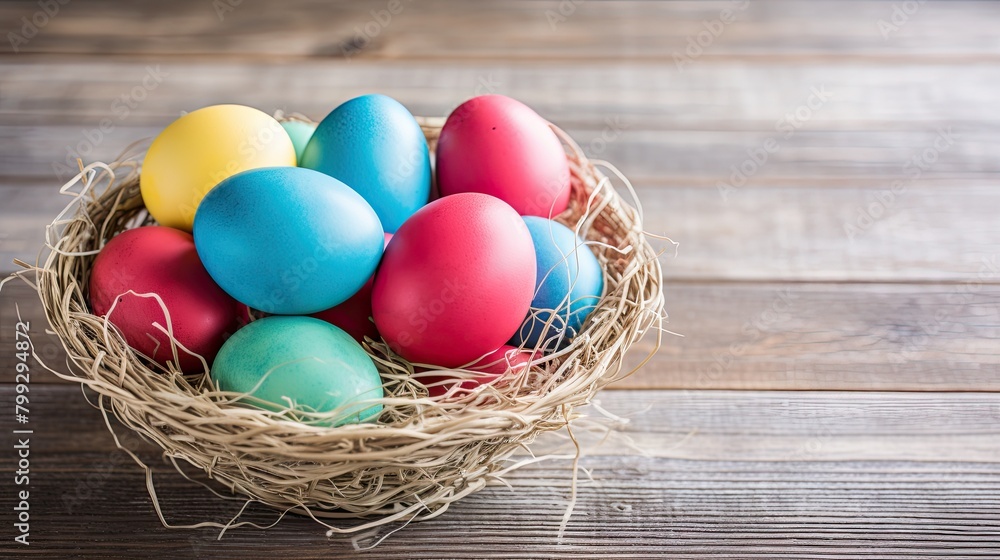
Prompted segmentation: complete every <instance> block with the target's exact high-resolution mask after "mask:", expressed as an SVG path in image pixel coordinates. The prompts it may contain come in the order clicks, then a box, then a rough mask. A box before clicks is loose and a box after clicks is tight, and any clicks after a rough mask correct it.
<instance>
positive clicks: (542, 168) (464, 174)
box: [437, 95, 570, 218]
mask: <svg viewBox="0 0 1000 560" xmlns="http://www.w3.org/2000/svg"><path fill="white" fill-rule="evenodd" d="M437 184H438V188H439V189H440V191H441V196H448V195H452V194H455V193H462V192H480V193H486V194H489V195H493V196H495V197H497V198H499V199H501V200H503V201H504V202H506V203H507V204H510V205H511V206H512V207H513V208H514V209H515V210H517V212H518V213H519V214H521V215H522V216H542V217H543V218H549V217H553V216H555V215H557V214H559V213H560V212H562V211H563V210H565V209H566V205H567V204H568V202H569V191H570V175H569V164H568V163H567V161H566V152H565V150H563V147H562V143H560V141H559V138H558V137H557V136H556V135H555V133H554V132H552V129H551V128H549V124H548V122H546V121H545V119H543V118H542V117H540V116H538V114H537V113H535V112H534V111H532V110H531V108H529V107H528V106H527V105H524V104H523V103H521V102H520V101H517V100H514V99H511V98H509V97H505V96H503V95H482V96H479V97H474V98H472V99H470V100H468V101H466V102H465V103H463V104H461V105H459V106H458V108H457V109H455V110H454V111H453V112H452V113H451V115H449V116H448V120H447V121H445V124H444V128H442V129H441V136H440V138H439V139H438V144H437Z"/></svg>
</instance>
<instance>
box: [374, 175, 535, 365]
mask: <svg viewBox="0 0 1000 560" xmlns="http://www.w3.org/2000/svg"><path fill="white" fill-rule="evenodd" d="M534 289H535V251H534V248H533V246H532V242H531V235H530V234H529V233H528V228H527V226H526V225H525V223H524V221H523V220H521V218H520V217H519V216H518V215H517V213H516V212H514V210H513V209H512V208H511V207H510V206H508V205H507V204H505V203H504V202H503V201H501V200H500V199H498V198H494V197H492V196H488V195H485V194H480V193H464V194H459V195H454V196H449V197H445V198H441V199H438V200H435V201H434V202H432V203H430V204H428V205H427V206H424V207H423V208H421V209H420V210H418V211H417V212H416V213H415V214H413V216H412V217H411V218H410V219H409V220H407V221H406V223H404V224H403V226H402V227H400V228H399V230H398V231H396V234H395V235H394V236H393V238H392V242H391V243H389V245H388V247H386V249H385V255H384V256H383V258H382V264H381V265H380V266H379V269H378V272H377V273H376V274H375V283H374V285H373V287H372V317H373V318H374V319H375V325H376V327H377V328H378V332H379V334H381V335H382V338H384V339H385V341H386V342H387V343H389V345H390V347H391V348H392V349H393V350H395V351H396V352H397V353H399V354H400V355H402V356H403V357H404V358H406V359H407V360H410V361H411V362H417V363H425V364H435V365H439V366H444V367H458V366H461V365H463V364H467V363H470V362H472V361H473V360H476V359H478V358H479V357H481V356H483V355H485V354H487V353H489V352H492V351H493V350H495V349H497V348H499V347H500V346H501V345H502V344H504V343H505V342H507V340H509V339H510V337H511V336H512V335H513V334H514V332H515V331H516V330H517V328H518V327H519V326H520V325H521V322H522V321H523V320H524V316H525V315H526V314H527V312H528V308H529V306H530V304H531V298H532V295H533V294H534Z"/></svg>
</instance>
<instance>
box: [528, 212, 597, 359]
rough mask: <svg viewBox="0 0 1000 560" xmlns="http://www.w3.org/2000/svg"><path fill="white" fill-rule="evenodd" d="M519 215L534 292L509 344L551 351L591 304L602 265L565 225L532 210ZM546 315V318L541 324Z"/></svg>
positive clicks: (583, 317)
mask: <svg viewBox="0 0 1000 560" xmlns="http://www.w3.org/2000/svg"><path fill="white" fill-rule="evenodd" d="M523 219H524V222H525V223H526V224H527V225H528V231H529V232H530V233H531V240H532V241H533V242H534V244H535V259H536V266H537V268H536V280H535V297H534V299H532V301H531V314H529V316H528V319H527V320H526V321H525V322H524V324H523V325H522V326H521V329H520V330H519V331H518V332H517V333H516V334H515V335H514V338H513V339H512V340H511V344H513V345H515V346H520V345H522V344H524V345H525V346H526V347H528V348H536V347H538V348H541V349H543V350H546V351H552V350H555V349H557V348H558V347H561V346H565V345H566V344H568V343H569V341H570V340H571V339H572V338H573V337H574V336H576V334H577V333H578V332H580V328H581V327H582V326H583V324H584V322H585V321H586V320H587V317H588V316H589V315H590V313H591V312H592V311H593V310H594V309H595V308H596V307H597V304H598V302H599V301H600V299H601V293H602V292H603V290H604V271H603V270H602V269H601V263H600V262H598V260H597V257H596V256H594V253H592V252H591V251H590V249H589V248H588V247H587V246H586V245H584V242H583V240H582V239H580V238H579V237H578V236H577V235H576V234H575V233H573V231H572V230H571V229H569V228H567V227H566V226H564V225H562V224H560V223H559V222H554V221H552V220H547V219H545V218H539V217H537V216H524V217H523ZM550 317H551V318H552V323H551V324H550V325H549V326H548V328H547V329H546V326H545V324H546V323H547V322H548V321H549V318H550ZM540 342H541V345H539V343H540Z"/></svg>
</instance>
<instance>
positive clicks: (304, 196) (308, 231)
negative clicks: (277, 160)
mask: <svg viewBox="0 0 1000 560" xmlns="http://www.w3.org/2000/svg"><path fill="white" fill-rule="evenodd" d="M384 239H385V238H384V235H383V233H382V226H381V224H380V223H379V219H378V216H376V215H375V211H374V210H372V208H371V206H369V205H368V203H367V202H365V200H364V199H363V198H361V196H360V195H358V193H356V192H354V191H353V190H352V189H350V188H349V187H347V186H346V185H344V184H343V183H341V182H340V181H338V180H336V179H334V178H333V177H330V176H329V175H324V174H322V173H319V172H316V171H312V170H310V169H303V168H301V167H265V168H261V169H251V170H249V171H244V172H242V173H237V174H236V175H233V176H232V177H229V178H228V179H225V180H223V181H222V182H221V183H219V184H218V185H216V187H215V188H213V189H212V190H211V191H209V193H208V194H207V195H206V196H205V198H204V200H202V202H201V204H200V205H199V206H198V211H197V213H196V214H195V218H194V244H195V249H197V251H198V256H199V257H201V261H202V263H204V265H205V269H206V270H207V271H208V273H209V275H210V276H211V277H212V279H214V280H215V282H216V283H217V284H218V285H219V286H220V287H222V289H223V290H225V291H226V292H227V293H228V294H229V295H231V296H233V297H234V298H236V299H237V300H239V301H241V302H243V303H245V304H247V305H249V306H250V307H253V308H255V309H260V310H261V311H266V312H268V313H276V314H285V315H307V314H309V313H315V312H317V311H322V310H324V309H328V308H330V307H333V306H334V305H337V304H339V303H341V302H343V301H344V300H346V299H347V298H349V297H351V295H353V294H354V293H355V292H357V291H358V289H360V288H361V286H363V285H364V283H365V282H367V281H368V278H369V277H371V275H372V273H373V272H375V267H376V266H378V263H379V260H381V258H382V247H383V244H384Z"/></svg>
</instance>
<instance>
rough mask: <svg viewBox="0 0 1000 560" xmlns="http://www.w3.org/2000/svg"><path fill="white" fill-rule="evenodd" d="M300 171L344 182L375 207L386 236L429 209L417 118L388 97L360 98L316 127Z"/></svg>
mask: <svg viewBox="0 0 1000 560" xmlns="http://www.w3.org/2000/svg"><path fill="white" fill-rule="evenodd" d="M299 165H300V166H301V167H307V168H309V169H315V170H316V171H321V172H323V173H326V174H327V175H330V176H331V177H336V178H337V179H340V180H341V181H343V182H344V183H346V184H347V185H348V186H350V187H351V188H352V189H354V190H356V191H358V193H360V194H361V196H363V197H364V199H365V200H367V201H368V203H369V204H371V206H372V208H374V209H375V212H376V213H377V214H378V217H379V219H380V220H381V221H382V227H384V228H385V231H386V232H387V233H395V232H396V229H397V228H399V226H400V225H402V223H403V222H404V221H406V219H407V218H409V217H410V216H411V215H412V214H413V213H414V212H416V211H417V209H418V208H420V207H421V206H423V205H425V204H427V200H428V198H429V196H430V191H431V162H430V155H429V151H428V149H427V140H426V139H425V138H424V133H423V132H422V131H421V129H420V125H419V124H417V121H416V119H414V118H413V115H411V114H410V112H409V111H407V110H406V107H403V106H402V105H401V104H400V103H399V102H398V101H396V100H395V99H393V98H391V97H386V96H384V95H362V96H361V97H355V98H354V99H351V100H350V101H347V102H345V103H343V104H342V105H340V106H339V107H337V108H336V109H334V110H333V111H332V112H331V113H330V114H329V115H327V117H326V118H325V119H323V121H322V122H321V123H319V126H318V127H316V132H315V133H314V134H313V136H312V139H310V140H309V144H307V145H306V149H305V151H304V152H303V154H302V158H301V159H300V160H299Z"/></svg>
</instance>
